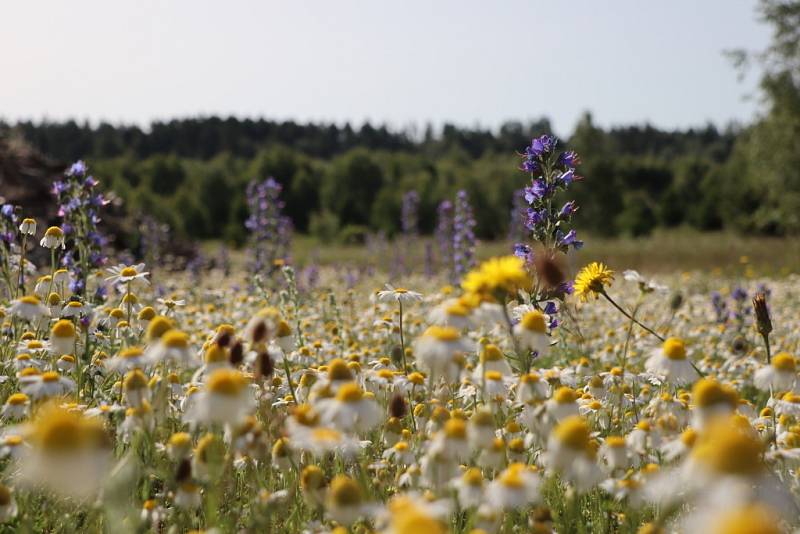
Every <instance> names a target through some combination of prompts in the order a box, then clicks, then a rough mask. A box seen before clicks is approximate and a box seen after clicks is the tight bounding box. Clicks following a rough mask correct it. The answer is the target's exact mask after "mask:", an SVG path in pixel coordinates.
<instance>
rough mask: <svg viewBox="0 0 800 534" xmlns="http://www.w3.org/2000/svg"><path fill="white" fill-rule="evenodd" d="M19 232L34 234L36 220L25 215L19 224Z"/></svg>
mask: <svg viewBox="0 0 800 534" xmlns="http://www.w3.org/2000/svg"><path fill="white" fill-rule="evenodd" d="M19 232H20V233H21V234H23V235H36V220H35V219H31V218H28V217H26V218H25V219H23V220H22V223H21V224H20V225H19Z"/></svg>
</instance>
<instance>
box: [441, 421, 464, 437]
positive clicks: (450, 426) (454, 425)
mask: <svg viewBox="0 0 800 534" xmlns="http://www.w3.org/2000/svg"><path fill="white" fill-rule="evenodd" d="M444 434H445V436H447V437H448V438H450V439H467V425H466V423H464V420H463V419H452V418H451V419H448V420H447V422H446V423H445V424H444Z"/></svg>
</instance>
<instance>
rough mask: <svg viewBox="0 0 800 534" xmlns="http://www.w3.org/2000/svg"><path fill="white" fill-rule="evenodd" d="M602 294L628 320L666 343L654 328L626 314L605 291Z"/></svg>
mask: <svg viewBox="0 0 800 534" xmlns="http://www.w3.org/2000/svg"><path fill="white" fill-rule="evenodd" d="M600 294H601V295H603V296H604V297H605V298H606V300H607V301H608V302H610V303H611V305H612V306H614V307H615V308H616V309H617V310H618V311H619V312H620V313H621V314H622V315H624V316H625V317H627V318H628V319H630V320H631V321H633V322H634V323H635V324H637V325H638V326H640V327H642V328H643V329H644V330H645V331H647V332H648V333H650V334H652V335H654V336H655V337H656V338H658V340H659V341H664V338H663V337H662V336H660V335H658V334H657V333H656V332H655V331H654V330H653V329H652V328H650V327H649V326H647V325H645V324H642V323H641V322H640V321H639V320H638V319H636V318H635V317H633V316H631V314H630V313H628V312H626V311H625V310H624V309H623V308H622V307H621V306H620V305H619V304H617V303H616V302H614V299H612V298H611V297H610V296H609V295H608V293H606V291H605V289H603V290H601V291H600Z"/></svg>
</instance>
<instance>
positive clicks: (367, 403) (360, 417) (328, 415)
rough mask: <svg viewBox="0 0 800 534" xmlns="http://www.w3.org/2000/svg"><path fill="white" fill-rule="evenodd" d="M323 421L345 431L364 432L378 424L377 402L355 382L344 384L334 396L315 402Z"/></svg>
mask: <svg viewBox="0 0 800 534" xmlns="http://www.w3.org/2000/svg"><path fill="white" fill-rule="evenodd" d="M317 406H318V409H319V413H320V417H321V419H322V421H323V422H325V423H327V424H331V425H333V426H334V427H336V428H339V429H342V430H343V431H345V432H365V431H367V430H371V429H372V428H374V427H375V426H377V425H378V423H379V422H380V418H381V412H380V408H379V407H378V404H377V403H376V402H375V401H374V400H373V399H372V398H370V397H368V396H367V394H365V393H364V390H362V389H361V387H360V386H359V385H358V384H356V383H355V382H350V383H348V384H344V385H343V386H341V387H340V388H339V390H338V391H337V393H336V396H335V397H333V398H330V399H323V400H321V401H319V403H318V404H317Z"/></svg>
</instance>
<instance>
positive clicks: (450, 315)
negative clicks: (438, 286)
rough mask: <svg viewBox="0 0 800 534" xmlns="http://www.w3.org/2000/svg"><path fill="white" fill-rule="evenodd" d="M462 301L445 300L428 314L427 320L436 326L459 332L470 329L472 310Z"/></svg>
mask: <svg viewBox="0 0 800 534" xmlns="http://www.w3.org/2000/svg"><path fill="white" fill-rule="evenodd" d="M463 300H464V299H448V300H445V301H444V302H442V303H441V304H439V305H438V306H436V307H435V308H433V309H432V310H431V311H430V313H428V320H429V321H430V322H431V324H434V325H437V326H452V327H453V328H457V329H459V330H463V329H465V328H470V327H471V326H472V324H473V319H472V308H471V307H470V306H468V305H467V304H466V303H465V302H463Z"/></svg>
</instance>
